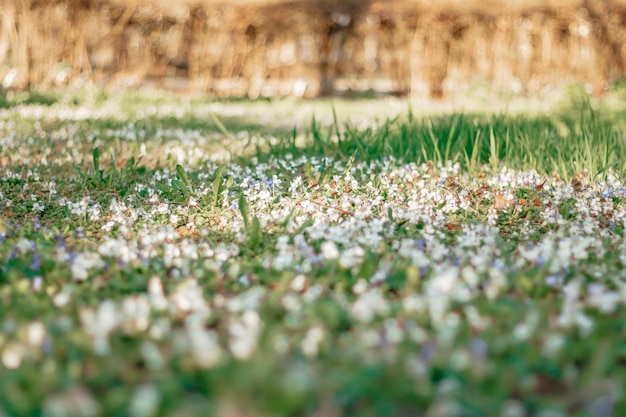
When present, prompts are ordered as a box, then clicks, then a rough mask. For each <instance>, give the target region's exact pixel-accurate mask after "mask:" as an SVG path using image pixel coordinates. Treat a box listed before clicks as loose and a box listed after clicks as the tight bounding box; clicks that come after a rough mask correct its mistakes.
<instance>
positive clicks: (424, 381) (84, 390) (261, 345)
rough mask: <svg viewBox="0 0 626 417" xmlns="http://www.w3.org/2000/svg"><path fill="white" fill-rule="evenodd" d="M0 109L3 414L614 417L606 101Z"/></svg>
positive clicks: (72, 100) (621, 330)
mask: <svg viewBox="0 0 626 417" xmlns="http://www.w3.org/2000/svg"><path fill="white" fill-rule="evenodd" d="M0 104H1V106H0V107H2V109H1V110H0V221H1V223H0V302H1V303H2V308H1V309H0V329H2V332H1V333H0V415H2V416H4V415H6V416H13V415H42V414H43V415H46V416H68V415H81V416H97V415H107V416H111V415H129V416H136V417H138V416H153V415H159V416H195V415H219V416H283V415H294V416H296V415H297V416H299V415H316V416H342V415H351V416H405V415H423V416H486V415H493V416H509V417H513V416H543V417H547V416H569V415H573V416H593V417H599V416H619V415H625V414H626V400H625V395H626V393H624V390H623V388H622V387H624V386H626V373H625V372H624V370H623V369H622V365H623V363H624V361H625V360H626V349H625V348H624V346H626V344H625V343H624V342H626V325H625V324H624V320H623V319H622V317H623V314H624V302H625V300H626V272H625V271H626V269H625V268H624V266H625V265H626V240H625V238H624V226H625V219H626V208H625V202H626V187H625V186H624V184H623V181H624V179H625V174H626V158H624V155H626V149H625V148H626V142H625V138H624V133H623V132H624V127H625V126H624V119H623V117H621V116H622V115H623V111H622V110H621V109H620V107H619V106H612V107H610V108H597V107H594V106H593V105H591V104H590V103H589V102H588V101H586V100H578V99H576V100H573V99H572V97H569V98H568V101H567V104H568V105H567V106H565V107H559V108H555V109H554V110H553V111H552V112H550V113H549V114H543V113H541V114H539V113H537V114H503V113H497V114H493V113H492V114H490V113H488V112H487V113H484V112H483V113H474V112H471V111H466V112H464V113H459V112H442V113H439V114H436V115H428V116H424V111H422V109H413V110H412V111H409V110H408V108H407V107H406V106H405V105H404V104H402V103H399V102H396V101H369V102H356V103H347V102H336V103H335V106H334V108H333V107H331V106H330V104H329V103H324V102H322V103H320V102H316V103H301V104H296V103H293V102H254V103H247V102H227V103H226V102H210V101H206V100H202V99H192V100H183V99H179V98H174V97H171V96H154V95H152V96H148V95H144V94H140V93H128V94H125V95H120V96H110V95H108V94H107V93H104V92H98V91H82V92H77V93H73V94H72V95H69V96H66V95H36V94H21V95H17V96H12V97H5V98H4V100H0ZM313 113H315V118H313V119H312V115H313ZM373 114H375V117H373V116H372V115H373Z"/></svg>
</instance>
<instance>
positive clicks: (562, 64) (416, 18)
mask: <svg viewBox="0 0 626 417" xmlns="http://www.w3.org/2000/svg"><path fill="white" fill-rule="evenodd" d="M625 45H626V0H603V1H597V0H587V1H585V0H561V1H557V0H544V1H538V0H485V1H482V0H475V1H463V0H344V1H333V0H293V1H285V0H228V1H226V0H178V1H176V2H171V1H166V0H131V1H125V0H0V81H3V86H4V87H5V88H26V87H32V86H37V87H39V88H50V87H57V86H66V85H78V84H82V83H85V82H96V83H100V84H102V85H105V86H108V87H110V88H127V87H133V86H137V85H140V84H145V83H153V84H156V85H158V86H162V87H166V88H176V89H182V90H186V91H192V92H200V93H210V94H214V95H219V96H245V95H248V96H251V97H258V96H285V95H293V96H300V97H314V96H318V95H324V94H328V93H333V92H336V91H338V90H340V91H343V90H347V89H353V90H365V89H368V88H373V89H376V90H386V91H389V92H393V93H396V94H409V93H410V94H412V95H413V96H415V97H430V98H440V97H445V96H448V95H451V94H454V93H455V92H456V91H458V90H460V89H467V88H468V86H470V87H471V86H472V85H475V86H488V88H490V89H494V90H495V91H501V92H514V93H518V92H530V93H542V92H545V91H547V90H549V89H550V88H552V87H555V86H556V85H558V84H559V83H560V82H562V81H563V80H571V81H579V82H584V83H586V84H588V85H589V86H590V87H591V88H592V89H593V91H594V93H595V94H597V95H601V94H602V92H603V91H604V90H605V89H606V88H607V86H608V85H609V84H610V83H611V82H613V81H615V80H618V79H621V78H623V77H624V71H625V68H626V46H625Z"/></svg>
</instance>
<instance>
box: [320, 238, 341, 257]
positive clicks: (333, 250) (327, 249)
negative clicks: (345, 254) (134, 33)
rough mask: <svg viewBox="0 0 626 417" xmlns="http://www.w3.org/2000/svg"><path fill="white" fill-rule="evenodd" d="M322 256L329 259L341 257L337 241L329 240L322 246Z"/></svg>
mask: <svg viewBox="0 0 626 417" xmlns="http://www.w3.org/2000/svg"><path fill="white" fill-rule="evenodd" d="M320 250H321V254H322V257H323V258H324V259H327V260H331V259H337V258H339V249H338V248H337V245H336V244H335V242H333V241H330V240H327V241H326V242H324V243H322V246H321V247H320Z"/></svg>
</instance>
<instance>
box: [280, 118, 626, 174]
mask: <svg viewBox="0 0 626 417" xmlns="http://www.w3.org/2000/svg"><path fill="white" fill-rule="evenodd" d="M622 125H623V122H622V121H621V120H620V119H619V118H618V115H617V114H612V113H611V112H602V113H596V112H595V111H594V110H593V109H592V108H591V107H590V106H587V107H585V108H584V109H579V110H578V112H571V111H567V112H556V113H553V114H550V115H539V116H529V115H506V114H497V115H478V114H463V113H455V114H450V115H444V116H435V117H424V118H418V117H415V115H414V114H413V113H412V112H410V111H409V113H408V114H407V115H405V116H402V117H396V118H393V119H388V120H386V121H384V122H382V123H381V124H379V125H378V126H368V127H366V128H361V129H359V128H356V127H355V126H353V125H352V124H350V123H348V122H343V123H342V122H339V121H338V120H337V117H335V119H334V124H333V125H332V126H322V125H321V124H320V123H318V122H317V121H316V120H315V118H314V119H313V121H312V123H311V126H310V131H309V134H308V135H309V140H307V141H306V144H305V145H304V146H302V147H297V146H296V145H295V138H289V139H284V140H283V141H282V142H280V143H279V144H278V145H276V146H273V147H272V148H271V149H270V150H269V153H271V154H276V153H283V154H284V153H292V154H296V155H302V154H304V155H308V156H313V155H317V156H333V155H339V156H340V157H344V158H349V157H351V156H354V157H355V158H356V159H357V160H363V161H372V160H378V159H382V158H387V157H391V158H394V159H396V160H398V161H400V162H406V163H408V162H416V163H424V162H427V161H432V162H434V163H437V164H442V165H443V164H446V163H447V162H452V163H457V162H458V163H460V164H461V166H463V168H465V169H467V170H468V171H470V172H477V171H479V170H481V169H484V168H485V167H489V168H491V169H498V168H500V167H501V166H504V165H506V166H508V167H511V168H517V169H536V170H537V171H539V172H541V173H546V174H557V175H559V176H560V177H562V178H570V177H571V176H573V175H574V174H576V173H578V172H581V171H583V170H585V171H587V173H588V174H589V175H590V176H592V177H598V176H604V175H606V173H607V172H608V171H609V170H612V171H613V172H615V173H616V174H617V175H619V176H620V177H622V178H623V177H624V176H625V174H626V138H625V136H624V133H623V131H622V129H621V128H623V126H622Z"/></svg>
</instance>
